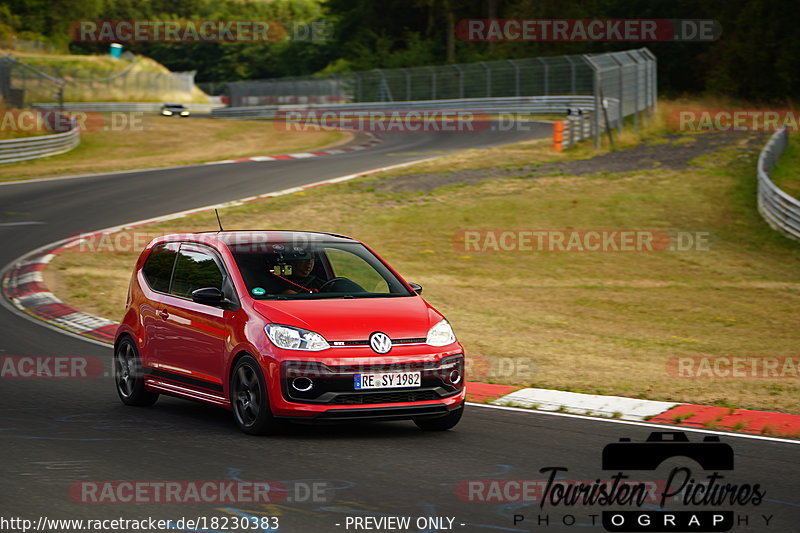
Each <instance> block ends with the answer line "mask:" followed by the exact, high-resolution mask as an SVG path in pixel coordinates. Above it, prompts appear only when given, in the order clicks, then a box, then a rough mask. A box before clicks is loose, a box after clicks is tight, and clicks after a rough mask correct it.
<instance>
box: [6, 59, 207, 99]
mask: <svg viewBox="0 0 800 533" xmlns="http://www.w3.org/2000/svg"><path fill="white" fill-rule="evenodd" d="M123 61H124V60H123ZM97 63H98V64H97V65H95V64H93V63H92V62H91V61H90V60H87V61H86V63H84V64H75V65H72V66H70V65H63V64H53V65H48V64H36V65H30V64H28V63H26V62H24V61H20V60H18V59H17V58H15V57H13V56H10V55H9V56H5V57H2V58H0V96H2V98H3V105H5V106H6V107H14V108H20V107H24V106H27V105H29V104H31V103H46V102H62V101H70V102H88V101H96V100H103V101H168V100H172V99H176V98H179V97H182V96H185V97H188V96H190V95H191V94H192V92H193V90H194V75H195V73H194V72H157V71H150V70H143V69H142V68H139V62H138V61H137V59H136V58H135V57H134V56H132V55H131V56H129V64H128V65H126V66H125V68H123V69H121V70H120V69H116V70H111V69H109V68H108V67H107V66H105V65H103V64H101V63H99V62H97Z"/></svg>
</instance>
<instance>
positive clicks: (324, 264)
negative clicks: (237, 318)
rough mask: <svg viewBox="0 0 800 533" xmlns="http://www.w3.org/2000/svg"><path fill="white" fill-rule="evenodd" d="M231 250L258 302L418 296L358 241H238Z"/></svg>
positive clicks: (250, 292) (253, 296)
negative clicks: (244, 242)
mask: <svg viewBox="0 0 800 533" xmlns="http://www.w3.org/2000/svg"><path fill="white" fill-rule="evenodd" d="M230 249H231V251H232V252H233V256H234V258H235V260H236V264H237V266H238V267H239V272H240V273H241V274H242V279H244V282H245V285H246V286H247V292H248V293H249V294H250V296H251V297H252V298H255V299H257V300H314V299H323V298H324V299H330V298H381V297H397V296H412V295H413V293H412V292H410V291H409V290H408V289H406V287H405V285H404V284H403V283H402V282H401V281H400V280H399V279H397V277H396V276H395V275H394V274H392V272H391V271H390V270H389V269H388V268H386V266H385V265H384V264H383V263H382V262H381V261H380V260H378V258H377V257H375V255H374V254H372V253H371V252H370V251H369V250H368V249H367V248H366V247H365V246H363V245H362V244H359V243H352V242H330V243H327V242H311V243H303V244H302V245H297V244H296V243H290V242H285V243H276V242H270V243H263V242H261V243H246V244H242V243H237V244H236V245H231V246H230Z"/></svg>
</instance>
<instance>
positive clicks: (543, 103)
mask: <svg viewBox="0 0 800 533" xmlns="http://www.w3.org/2000/svg"><path fill="white" fill-rule="evenodd" d="M611 104H614V102H613V101H612V102H611ZM594 105H595V104H594V98H593V97H592V96H573V95H561V96H522V97H520V96H512V97H508V98H458V99H453V100H418V101H400V102H357V103H351V104H295V105H280V106H279V105H266V106H245V107H222V108H218V109H214V110H212V111H211V115H212V116H214V117H220V118H222V117H225V118H245V117H262V118H272V117H274V116H275V115H276V113H278V112H286V111H310V110H316V111H334V112H346V111H429V110H435V111H475V112H481V113H491V114H499V113H520V114H538V115H547V114H558V115H565V114H567V112H568V111H569V110H570V109H576V108H581V109H585V110H587V111H591V110H593V109H594Z"/></svg>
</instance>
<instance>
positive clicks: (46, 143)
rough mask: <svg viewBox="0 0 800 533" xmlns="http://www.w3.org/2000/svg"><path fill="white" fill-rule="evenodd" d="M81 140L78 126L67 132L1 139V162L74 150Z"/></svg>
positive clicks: (23, 159) (14, 161)
mask: <svg viewBox="0 0 800 533" xmlns="http://www.w3.org/2000/svg"><path fill="white" fill-rule="evenodd" d="M80 142H81V134H80V130H79V129H78V127H77V126H74V127H73V128H72V129H71V130H70V131H68V132H65V133H55V134H53V135H42V136H40V137H25V138H22V139H10V140H7V141H0V163H17V162H19V161H27V160H29V159H36V158H39V157H47V156H51V155H56V154H61V153H64V152H68V151H70V150H72V149H73V148H75V147H76V146H78V145H79V144H80Z"/></svg>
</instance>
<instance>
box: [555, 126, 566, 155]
mask: <svg viewBox="0 0 800 533" xmlns="http://www.w3.org/2000/svg"><path fill="white" fill-rule="evenodd" d="M553 149H555V151H556V152H560V151H561V150H563V149H564V121H563V120H558V121H556V122H554V123H553Z"/></svg>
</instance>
